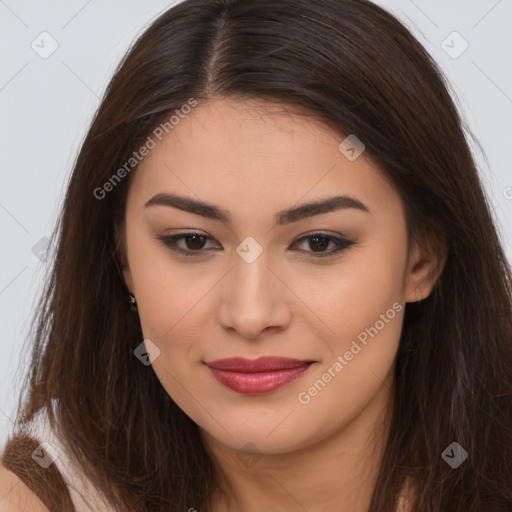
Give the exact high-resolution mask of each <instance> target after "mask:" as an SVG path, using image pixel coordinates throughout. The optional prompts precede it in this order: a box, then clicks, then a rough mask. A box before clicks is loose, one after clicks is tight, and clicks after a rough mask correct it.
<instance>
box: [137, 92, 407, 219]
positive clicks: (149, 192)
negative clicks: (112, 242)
mask: <svg viewBox="0 0 512 512" xmlns="http://www.w3.org/2000/svg"><path fill="white" fill-rule="evenodd" d="M344 139H345V136H343V135H340V134H338V133H336V132H335V131H334V130H332V129H331V128H329V127H328V126H327V125H325V124H324V123H323V122H322V121H320V120H319V119H318V118H317V117H316V116H314V115H313V114H311V113H309V112H307V111H305V110H300V109H299V108H297V109H293V110H290V108H289V107H284V106H283V105H279V104H270V103H266V102H265V103H263V102H259V103H258V102H236V101H232V100H215V101H208V102H199V103H198V105H197V106H196V107H195V108H193V109H192V110H191V112H190V113H189V114H187V115H183V114H182V116H181V117H180V118H179V121H178V123H177V124H175V125H174V127H173V128H172V129H171V130H170V131H169V133H168V134H166V135H164V136H163V138H162V140H161V141H158V140H156V142H157V144H156V146H155V147H154V148H153V149H151V151H150V152H149V154H148V155H147V156H145V157H144V159H143V160H142V161H141V163H140V164H139V166H138V168H137V170H136V171H135V175H134V176H133V179H132V183H131V185H130V191H129V203H132V204H135V205H137V206H139V207H142V206H143V205H144V203H145V201H147V200H148V199H149V198H150V197H152V196H153V195H155V194H157V193H161V192H164V193H165V192H179V193H183V194H188V195H190V196H196V197H198V198H201V199H204V200H207V201H209V202H214V203H216V204H222V205H225V207H226V208H227V209H229V210H231V209H233V210H236V209H239V210H240V211H242V210H243V209H244V208H245V209H247V211H249V210H250V211H252V213H254V211H258V210H261V207H262V206H265V209H267V208H269V209H271V210H274V211H277V210H279V209H281V208H282V207H286V206H290V205H292V204H294V203H297V202H300V201H301V199H303V200H314V199H317V198H323V197H326V196H329V195H333V194H334V193H344V194H352V195H356V196H357V197H358V198H359V199H360V200H361V201H363V202H365V203H367V204H368V203H369V204H373V205H379V204H383V203H386V204H392V203H394V202H396V201H397V200H398V196H397V194H396V192H395V191H394V189H393V187H392V186H391V184H390V183H389V182H388V181H387V180H386V179H385V178H384V176H383V175H382V173H381V172H380V171H379V169H378V168H377V167H376V166H375V164H374V163H373V162H372V160H371V159H370V158H368V157H367V156H366V155H365V154H364V152H363V153H362V154H361V156H359V157H358V158H357V159H356V160H353V161H351V160H349V159H348V158H347V157H346V156H345V154H344V153H343V152H341V151H340V150H339V148H338V147H339V145H340V143H341V142H342V141H343V140H344Z"/></svg>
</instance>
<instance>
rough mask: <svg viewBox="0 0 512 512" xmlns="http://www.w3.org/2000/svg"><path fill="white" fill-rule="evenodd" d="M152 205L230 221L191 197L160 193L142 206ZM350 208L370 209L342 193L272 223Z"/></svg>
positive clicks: (291, 211)
mask: <svg viewBox="0 0 512 512" xmlns="http://www.w3.org/2000/svg"><path fill="white" fill-rule="evenodd" d="M152 206H169V207H172V208H178V209H179V210H183V211H184V212H189V213H193V214H195V215H200V216H202V217H206V218H208V219H213V220H218V221H221V222H223V223H226V224H228V223H230V222H231V214H230V213H229V211H227V210H225V209H224V208H221V207H219V206H215V205H213V204H208V203H205V202H203V201H200V200H197V199H193V198H191V197H185V196H179V195H176V194H164V193H160V194H157V195H155V196H153V197H152V198H151V199H150V200H149V201H148V202H147V203H146V204H145V205H144V208H148V207H152ZM350 208H352V209H356V210H360V211H363V212H366V213H370V209H369V208H368V207H367V206H366V205H365V204H364V203H362V202H361V201H360V200H359V199H356V198H354V197H350V196H347V195H342V196H334V197H329V198H327V199H321V200H318V201H310V202H307V203H303V204H301V205H299V206H296V207H293V208H289V209H286V210H281V211H279V212H277V213H276V214H275V216H274V224H276V225H278V226H284V225H287V224H291V223H293V222H298V221H299V220H302V219H306V218H309V217H313V216H315V215H320V214H322V213H329V212H333V211H336V210H347V209H350Z"/></svg>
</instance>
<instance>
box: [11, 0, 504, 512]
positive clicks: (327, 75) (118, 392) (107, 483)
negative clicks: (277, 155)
mask: <svg viewBox="0 0 512 512" xmlns="http://www.w3.org/2000/svg"><path fill="white" fill-rule="evenodd" d="M449 91H450V88H449V85H448V84H447V83H446V80H445V78H444V77H443V75H442V74H441V72H440V70H439V68H438V67H437V65H436V63H435V62H434V61H433V59H432V58H431V57H430V56H429V54H428V53H427V52H426V50H425V49H424V48H423V47H422V46H421V45H420V44H419V43H418V42H417V40H416V39H415V38H414V37H413V36H412V35H411V33H410V32H409V31H408V30H407V29H406V28H405V27H404V26H403V25H402V24H401V23H400V22H399V21H398V20H397V19H396V18H395V17H394V16H392V15H391V14H390V13H388V12H386V11H385V10H383V9H382V8H380V7H378V6H376V5H374V4H372V3H371V2H369V1H366V0H357V1H356V0H315V1H310V0H250V1H248V0H186V1H184V2H183V3H180V4H178V5H176V6H174V7H172V8H171V9H169V10H168V11H166V12H165V13H163V14H162V15H161V16H160V17H158V18H157V19H156V21H154V22H153V23H152V24H151V26H150V27H149V28H148V29H147V30H146V31H145V32H144V33H143V34H142V36H141V37H140V38H139V39H138V40H137V41H136V42H135V44H134V45H133V46H132V48H131V49H130V50H129V52H128V53H127V55H126V56H125V58H124V59H123V61H122V62H121V63H120V65H119V67H118V69H117V70H116V72H115V75H114V77H113V78H112V80H111V82H110V84H109V85H108V88H107V90H106V92H105V95H104V98H103V100H102V102H101V105H100V107H99V109H98V111H97V113H96V115H95V118H94V120H93V122H92V124H91V127H90V129H89V132H88V134H87V136H86V138H85V140H84V142H83V145H82V147H81V150H80V153H79V155H78V158H77V160H76V163H75V166H74V169H73V173H72V175H71V178H70V181H69V186H68V188H67V193H66V196H65V200H64V204H63V208H62V215H61V217H60V220H59V223H58V225H57V227H56V230H55V233H54V234H53V236H52V241H53V242H54V244H55V246H56V247H57V251H56V256H55V260H54V263H53V268H52V269H51V272H50V273H49V277H48V280H47V283H46V286H45V289H44V291H43V294H42V297H41V301H40V304H39V307H38V312H37V315H36V317H35V318H34V324H33V326H34V327H33V332H32V333H31V340H30V342H31V343H32V348H31V350H32V358H31V367H30V373H29V374H28V375H27V376H26V386H25V392H24V393H23V395H22V397H21V398H20V407H19V411H18V417H17V423H18V425H20V426H21V425H22V424H23V422H25V421H27V420H29V419H30V418H32V416H33V415H34V413H35V412H36V411H37V410H38V409H39V408H40V407H42V406H46V407H47V408H48V410H49V413H50V418H51V422H52V424H58V425H59V428H60V432H61V433H62V442H63V443H65V445H66V446H67V448H68V449H69V450H71V451H72V452H73V453H74V454H75V455H76V457H78V459H79V461H80V464H81V466H82V467H83V470H84V474H85V475H87V476H88V477H89V478H90V479H91V480H92V482H93V483H94V485H95V486H96V487H97V488H98V489H99V490H101V491H102V492H103V493H105V495H106V496H108V498H109V499H110V500H111V501H112V504H113V506H115V507H117V509H119V510H123V511H139V510H152V511H184V510H188V509H190V508H192V507H193V508H195V509H197V510H204V509H205V508H206V507H207V505H208V498H209V494H210V493H211V491H212V489H213V488H214V486H215V485H216V483H217V482H216V479H215V477H214V475H215V471H214V469H215V466H214V464H213V461H212V459H211V458H210V456H209V455H208V453H207V451H206V449H205V447H204V445H203V444H202V442H201V439H200V437H199V434H198V428H197V425H196V424H195V423H194V422H193V421H192V420H191V419H190V418H189V417H188V416H186V415H185V414H184V412H183V411H182V410H181V409H180V408H179V407H178V406H177V405H176V404H175V403H174V402H173V400H172V399H171V398H170V397H169V395H168V394H167V393H166V392H165V390H164V389H163V387H162V386H161V384H160V382H159V380H158V379H157V377H156V375H155V373H154V371H153V370H152V368H151V366H149V367H147V366H145V365H143V364H141V363H140V361H139V360H138V359H137V358H136V357H135V356H134V354H133V351H134V349H135V347H137V346H138V345H139V344H140V343H141V341H142V339H143V337H142V332H141V327H140V322H139V319H138V316H137V315H136V314H134V313H133V312H131V311H130V310H129V309H128V306H127V289H126V287H125V284H124V282H123V280H122V275H121V273H120V263H121V254H122V251H123V247H124V244H123V236H122V231H123V230H122V226H123V221H124V211H125V200H126V195H127V190H128V187H129V184H130V181H131V180H130V177H131V176H133V173H135V172H137V171H136V168H135V167H134V168H133V169H131V170H130V172H127V173H126V174H127V175H126V176H125V177H124V179H121V180H118V182H116V183H115V186H114V185H112V186H111V187H109V191H108V193H106V194H104V196H103V197H102V198H98V195H100V194H98V193H96V194H95V193H94V191H95V190H98V188H102V189H103V190H106V187H104V184H105V183H107V182H108V181H109V180H110V179H111V177H112V175H113V174H114V173H116V171H117V170H118V169H120V168H122V167H123V165H126V162H128V161H129V160H130V158H131V157H133V152H134V151H136V150H137V149H138V148H140V147H141V145H142V144H143V143H144V141H146V140H147V137H148V136H150V135H151V134H152V133H153V131H154V129H155V127H157V126H158V125H159V123H161V122H162V120H164V119H166V118H168V117H169V116H170V115H171V114H172V113H173V112H174V111H175V110H176V109H180V108H181V107H182V106H183V105H185V104H187V103H188V102H189V101H190V99H191V98H195V99H196V101H198V102H199V103H200V102H202V101H207V100H212V99H215V98H222V97H225V98H235V99H242V100H244V99H257V100H269V101H272V102H278V103H280V104H283V105H285V104H286V105H289V106H290V108H291V107H292V106H300V107H302V108H303V109H306V110H307V111H309V112H311V113H312V114H313V115H315V116H316V117H317V118H319V119H322V120H323V121H325V123H327V124H328V125H329V126H331V127H332V128H333V129H334V130H337V131H338V132H339V133H344V134H352V133H354V134H357V136H358V138H359V139H361V140H362V141H363V142H364V144H365V146H366V151H367V154H368V155H369V156H371V157H372V158H373V159H374V161H375V162H377V163H378V165H379V166H380V169H381V170H382V172H383V173H384V174H385V175H386V176H387V177H388V178H389V179H390V180H391V181H392V183H393V184H394V186H395V187H396V189H397V191H398V192H399V194H400V196H401V199H402V201H403V202H404V205H405V207H406V222H407V227H408V234H409V237H410V239H409V241H411V240H412V239H422V236H423V235H424V233H425V232H426V231H425V230H426V229H427V225H430V226H432V225H436V226H438V227H437V229H438V230H440V231H441V232H442V234H443V235H444V237H445V239H446V241H447V249H446V250H447V259H446V264H445V267H444V270H443V272H442V274H441V276H440V278H439V279H438V281H437V283H436V286H435V287H434V289H433V291H432V293H431V294H430V296H429V297H428V298H427V299H425V300H423V301H422V302H421V303H420V304H407V306H406V311H405V317H404V324H403V330H402V335H401V340H400V346H399V349H398V353H397V360H396V374H395V380H396V395H395V400H394V406H393V409H392V424H391V430H390V435H389V438H388V440H387V445H386V451H385V454H384V458H383V464H382V467H381V470H380V475H379V477H378V480H377V485H376V488H375V491H374V494H373V499H372V503H371V507H370V512H377V511H378V512H391V511H394V510H395V507H396V502H397V496H398V495H399V493H400V489H401V488H402V486H403V484H404V482H405V480H406V478H408V477H411V478H413V479H414V481H415V482H417V483H418V488H417V493H416V496H415V500H416V501H415V503H414V504H413V510H414V511H416V512H427V511H432V512H445V511H448V510H449V511H450V512H462V511H464V512H482V510H485V511H487V512H492V511H496V512H498V511H499V512H503V511H506V510H508V511H510V510H512V485H511V484H512V477H511V473H512V471H511V470H512V463H511V462H510V461H511V460H512V395H511V393H512V320H511V319H512V297H511V288H512V276H511V271H510V268H509V267H508V264H507V261H506V258H505V255H504V252H503V250H502V247H501V245H500V240H499V237H498V235H497V230H496V228H495V226H494V223H493V217H492V214H491V209H490V206H489V203H488V200H487V198H486V196H485V194H484V192H483V189H482V185H481V182H480V180H479V177H478V171H477V168H476V165H475V162H474V160H473V157H472V154H471V151H470V149H469V146H468V142H467V140H466V136H465V125H464V121H463V120H462V119H461V117H460V114H459V113H458V110H457V108H456V105H455V104H454V101H453V99H452V98H451V96H450V92H449ZM191 115H193V113H192V114H191ZM125 169H126V168H125ZM52 398H58V401H59V406H58V408H57V411H56V415H55V417H54V416H53V414H52V407H51V403H50V401H51V399H52ZM454 441H456V442H457V443H459V444H460V445H461V446H462V447H463V448H464V450H465V451H466V452H467V453H468V459H467V460H466V461H465V462H464V463H463V464H461V465H460V466H459V467H458V468H457V469H454V468H452V467H450V466H449V465H448V464H447V463H446V462H445V460H443V457H442V453H443V452H444V450H445V449H446V448H447V447H448V446H449V445H451V443H452V442H454ZM17 449H18V445H17V439H16V437H15V436H14V435H13V436H12V438H11V439H10V442H9V444H8V445H7V449H6V452H5V454H4V459H3V460H4V464H6V465H7V466H9V461H11V462H12V461H13V460H17V461H18V462H17V464H16V465H15V464H11V468H13V470H16V472H17V473H18V474H19V475H20V476H22V477H23V478H25V480H26V481H29V480H30V478H28V477H27V475H30V477H31V478H32V480H33V479H34V478H36V477H35V473H37V471H40V468H38V467H34V465H29V464H28V463H27V464H23V463H21V462H20V457H16V456H15V454H16V450H17ZM36 479H37V478H36ZM57 487H58V486H57ZM64 491H65V488H64V489H63V492H64ZM45 499H46V500H47V501H46V502H47V503H49V504H50V505H51V506H50V508H51V509H52V510H60V509H62V510H64V509H65V508H64V505H57V502H58V498H55V501H51V500H52V499H53V498H45ZM61 503H62V500H61ZM59 507H62V508H59ZM68 510H69V509H68Z"/></svg>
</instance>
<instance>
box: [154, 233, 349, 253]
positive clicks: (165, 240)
mask: <svg viewBox="0 0 512 512" xmlns="http://www.w3.org/2000/svg"><path fill="white" fill-rule="evenodd" d="M192 236H199V237H203V238H205V239H206V240H205V243H206V242H207V241H208V240H211V238H210V237H209V236H207V235H202V234H200V233H181V234H179V235H172V236H157V237H155V238H156V239H157V240H160V243H161V244H162V245H163V246H164V247H166V248H167V249H170V250H171V251H174V252H177V253H180V254H183V255H184V256H187V257H189V256H192V257H195V256H202V255H204V253H205V252H211V251H212V250H211V249H210V250H203V249H197V250H190V249H189V250H184V249H180V248H178V247H177V245H176V244H177V242H178V241H179V240H183V239H185V238H189V237H192ZM313 238H323V239H327V240H329V242H334V243H335V244H336V247H335V248H334V250H331V251H328V252H323V253H315V252H314V251H304V252H309V253H311V254H313V256H311V257H312V258H327V257H329V256H332V255H334V254H337V253H339V252H341V251H343V250H345V249H348V248H349V247H350V246H351V245H354V244H355V243H356V242H353V241H351V240H347V239H345V238H339V237H335V236H331V235H326V234H324V233H321V232H318V233H313V234H311V235H307V236H304V237H302V238H299V239H298V240H297V241H296V242H297V243H299V242H302V241H304V240H308V239H313Z"/></svg>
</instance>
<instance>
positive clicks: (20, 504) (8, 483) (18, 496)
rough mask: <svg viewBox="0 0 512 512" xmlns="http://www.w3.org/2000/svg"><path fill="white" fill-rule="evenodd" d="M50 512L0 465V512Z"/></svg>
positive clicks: (25, 486)
mask: <svg viewBox="0 0 512 512" xmlns="http://www.w3.org/2000/svg"><path fill="white" fill-rule="evenodd" d="M25 510H30V511H32V512H50V511H49V509H48V508H47V507H46V506H45V504H44V503H43V502H42V501H41V500H40V499H39V498H38V496H37V495H36V494H35V493H34V492H33V491H32V490H31V489H30V488H29V487H27V485H25V484H24V483H23V481H22V480H21V479H20V478H19V477H18V476H17V475H15V474H14V473H13V472H12V471H9V470H8V469H7V468H6V467H5V466H4V465H3V464H0V512H22V511H25Z"/></svg>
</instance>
